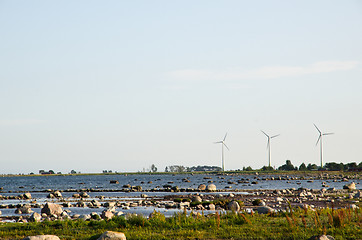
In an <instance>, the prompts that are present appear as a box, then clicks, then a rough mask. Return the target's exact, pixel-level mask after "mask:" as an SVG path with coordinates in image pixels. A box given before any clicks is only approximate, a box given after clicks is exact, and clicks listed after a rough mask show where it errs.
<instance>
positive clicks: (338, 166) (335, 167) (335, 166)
mask: <svg viewBox="0 0 362 240" xmlns="http://www.w3.org/2000/svg"><path fill="white" fill-rule="evenodd" d="M324 167H325V169H327V170H329V171H343V170H344V168H345V166H344V165H343V163H335V162H329V163H326V164H325V165H324Z"/></svg>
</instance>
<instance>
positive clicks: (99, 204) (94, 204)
mask: <svg viewBox="0 0 362 240" xmlns="http://www.w3.org/2000/svg"><path fill="white" fill-rule="evenodd" d="M90 203H91V204H92V207H94V208H99V207H101V206H102V204H101V203H100V202H98V201H97V200H95V199H93V200H92V201H91V202H90Z"/></svg>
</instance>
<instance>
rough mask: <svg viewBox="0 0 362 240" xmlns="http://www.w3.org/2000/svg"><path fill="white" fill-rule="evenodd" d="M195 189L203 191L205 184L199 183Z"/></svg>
mask: <svg viewBox="0 0 362 240" xmlns="http://www.w3.org/2000/svg"><path fill="white" fill-rule="evenodd" d="M197 189H198V190H199V191H205V190H206V185H205V184H200V185H199V186H198V187H197Z"/></svg>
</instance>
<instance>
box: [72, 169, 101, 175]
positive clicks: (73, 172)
mask: <svg viewBox="0 0 362 240" xmlns="http://www.w3.org/2000/svg"><path fill="white" fill-rule="evenodd" d="M103 172H104V171H103ZM76 173H77V172H76V171H75V170H72V171H70V174H76Z"/></svg>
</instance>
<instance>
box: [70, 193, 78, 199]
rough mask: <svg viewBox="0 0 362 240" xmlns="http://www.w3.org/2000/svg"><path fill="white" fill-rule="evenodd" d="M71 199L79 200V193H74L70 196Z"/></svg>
mask: <svg viewBox="0 0 362 240" xmlns="http://www.w3.org/2000/svg"><path fill="white" fill-rule="evenodd" d="M72 197H73V198H80V195H79V193H74V194H73V195H72Z"/></svg>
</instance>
